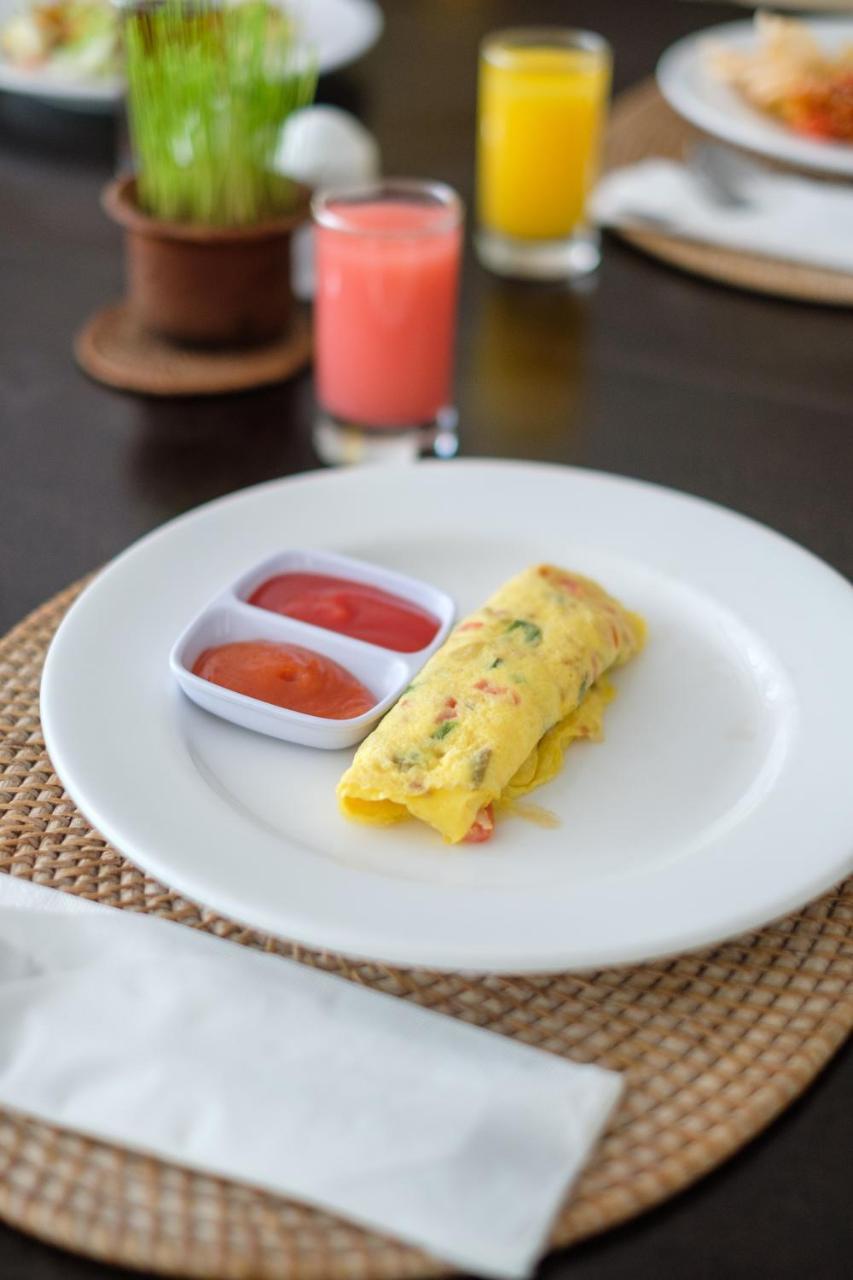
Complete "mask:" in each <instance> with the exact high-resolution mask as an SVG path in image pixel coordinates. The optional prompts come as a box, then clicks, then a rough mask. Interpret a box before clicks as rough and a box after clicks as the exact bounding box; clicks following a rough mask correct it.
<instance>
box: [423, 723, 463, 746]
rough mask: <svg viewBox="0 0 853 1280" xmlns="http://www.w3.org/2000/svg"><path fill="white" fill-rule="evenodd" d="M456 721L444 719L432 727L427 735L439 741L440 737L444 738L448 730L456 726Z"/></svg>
mask: <svg viewBox="0 0 853 1280" xmlns="http://www.w3.org/2000/svg"><path fill="white" fill-rule="evenodd" d="M458 723H459V721H458V720H444V721H443V722H442V723H441V724H440V725H439V726H438V728H437V729H433V731H432V733H431V734H430V735H429V736H430V737H431V738H435V740H436V742H441V739H442V738H446V737H447V735H448V734H449V733H450V731H451V730H452V729H455V728H456V726H457V725H458Z"/></svg>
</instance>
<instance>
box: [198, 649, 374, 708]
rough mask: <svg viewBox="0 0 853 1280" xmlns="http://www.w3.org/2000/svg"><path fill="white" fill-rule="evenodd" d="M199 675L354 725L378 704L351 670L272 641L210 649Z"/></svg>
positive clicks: (200, 664)
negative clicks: (351, 722) (362, 715)
mask: <svg viewBox="0 0 853 1280" xmlns="http://www.w3.org/2000/svg"><path fill="white" fill-rule="evenodd" d="M193 675H197V676H201V678H202V679H203V680H209V681H210V682H211V684H218V685H221V686H222V687H223V688H225V689H233V690H234V692H235V693H244V694H246V696H247V697H249V698H257V699H258V700H259V701H260V702H270V703H272V704H273V706H276V707H287V708H288V709H289V710H290V711H302V712H304V713H305V714H307V715H309V716H322V717H323V719H325V720H351V719H353V718H354V717H355V716H360V715H361V714H362V713H363V712H365V711H369V710H370V708H371V707H374V706H375V705H376V702H377V699H376V697H375V695H374V694H372V693H371V692H370V690H369V689H368V688H366V687H365V686H364V685H363V684H362V683H361V681H360V680H357V679H356V678H355V676H354V675H353V674H352V673H351V672H350V671H347V670H346V668H345V667H342V666H340V665H339V664H338V663H337V662H333V661H332V659H331V658H326V657H324V656H323V654H321V653H314V651H313V650H312V649H303V648H302V647H301V645H296V644H277V643H275V642H274V641H271V640H241V641H238V642H235V643H233V644H220V645H216V646H215V647H214V648H212V649H205V650H204V652H203V653H201V654H199V656H198V658H196V660H195V662H194V663H193Z"/></svg>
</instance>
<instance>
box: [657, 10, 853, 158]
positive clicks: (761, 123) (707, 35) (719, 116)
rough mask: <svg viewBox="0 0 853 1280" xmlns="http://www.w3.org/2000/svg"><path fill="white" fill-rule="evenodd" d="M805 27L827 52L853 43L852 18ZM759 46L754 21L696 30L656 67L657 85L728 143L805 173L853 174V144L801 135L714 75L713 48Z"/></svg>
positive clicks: (821, 20) (687, 117) (686, 113)
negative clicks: (709, 56) (710, 51)
mask: <svg viewBox="0 0 853 1280" xmlns="http://www.w3.org/2000/svg"><path fill="white" fill-rule="evenodd" d="M806 25H807V26H808V27H809V28H810V29H811V30H812V31H813V32H814V34H815V36H816V37H817V38H818V40H819V41H820V42H821V44H822V45H823V46H824V48H826V49H827V50H833V49H837V48H838V47H840V46H841V45H842V44H847V43H850V42H853V18H809V19H808V20H807V22H806ZM755 43H756V35H755V26H754V24H753V23H752V22H751V21H741V22H727V23H724V24H723V25H722V26H719V27H708V28H706V29H705V30H704V31H697V32H696V33H695V34H694V35H691V36H686V37H685V38H684V39H683V40H679V41H678V42H677V43H676V44H674V45H672V46H671V47H670V48H669V49H667V51H666V53H664V55H663V57H662V58H661V59H660V61H659V63H658V66H657V81H658V87H659V88H660V91H661V93H662V94H663V96H664V97H665V98H666V100H667V102H668V103H669V105H670V106H671V107H672V108H673V110H675V111H677V112H678V113H679V115H682V116H684V118H685V120H689V121H690V123H691V124H695V125H697V126H698V128H700V129H704V130H705V131H706V132H708V133H712V134H714V135H716V137H718V138H722V139H723V140H724V141H726V142H731V143H733V144H734V145H735V146H738V147H746V148H747V149H748V150H750V151H756V152H759V153H760V154H762V155H765V156H770V157H772V158H773V159H774V160H783V161H786V162H787V163H788V164H792V165H798V166H800V167H802V168H804V169H814V170H817V171H818V172H822V173H838V174H846V175H848V176H850V175H853V146H851V145H849V144H848V143H841V142H819V141H816V140H812V139H811V138H804V137H801V136H800V135H799V134H796V133H794V132H793V130H791V129H787V128H785V126H784V125H781V124H777V123H776V122H775V121H774V120H772V119H771V118H770V117H769V116H766V115H764V114H763V113H762V112H760V111H758V110H756V109H755V108H754V107H751V106H750V105H749V103H748V102H747V101H746V100H745V99H744V98H743V97H742V96H741V95H740V94H739V93H738V92H737V91H736V90H735V89H733V88H731V87H730V86H729V85H727V84H723V83H722V81H720V80H719V79H718V78H717V77H716V76H714V75H713V74H712V73H711V71H710V69H709V67H708V60H707V51H708V48H709V46H711V45H714V44H716V45H718V46H720V47H722V48H726V49H731V50H738V51H740V50H745V49H753V48H755Z"/></svg>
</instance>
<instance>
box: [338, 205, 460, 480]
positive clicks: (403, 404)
mask: <svg viewBox="0 0 853 1280" xmlns="http://www.w3.org/2000/svg"><path fill="white" fill-rule="evenodd" d="M313 213H314V224H315V232H316V234H315V256H316V292H315V298H314V363H315V376H316V390H317V400H318V403H319V407H320V413H321V418H320V423H319V424H318V429H319V432H320V434H319V439H320V440H321V442H324V443H323V446H322V447H321V450H320V451H321V454H322V455H323V456H324V460H327V461H344V460H350V459H352V460H357V459H358V458H359V457H361V456H365V455H370V453H371V443H370V440H371V438H372V442H373V445H374V446H375V445H376V441H377V438H378V437H380V436H381V437H385V438H386V439H387V438H388V437H397V438H398V441H399V439H400V438H401V437H408V438H412V437H413V436H414V435H417V436H418V437H419V438H420V439H421V440H422V441H423V440H426V441H428V443H429V444H432V443H433V442H434V441H435V438H436V437H439V439H440V441H441V442H443V443H439V445H438V447H437V448H436V449H435V450H434V451H436V452H438V453H442V452H443V453H445V454H447V453H452V452H455V446H452V447H451V445H449V443H448V441H449V440H451V439H454V440H455V434H454V433H455V425H456V414H455V409H454V407H453V352H454V344H455V337H456V304H457V293H458V282H459V260H460V253H461V246H462V219H463V206H462V202H461V200H460V199H459V197H458V196H457V195H456V193H455V192H454V191H453V190H451V188H450V187H447V186H444V185H443V184H441V183H437V182H417V181H413V180H406V179H399V180H387V181H382V182H377V183H373V184H371V185H369V186H363V187H358V188H350V189H341V190H338V191H335V190H330V191H325V192H321V193H320V194H319V195H317V196H315V198H314V202H313ZM335 433H336V434H337V440H338V444H339V446H340V448H339V452H340V454H341V456H340V457H335V456H331V457H330V456H329V454H330V452H331V453H332V455H334V448H333V447H332V446H330V444H329V442H330V440H331V439H333V437H334V435H335ZM365 437H368V440H367V443H365ZM317 439H318V434H317V433H315V441H316V440H317ZM418 451H419V452H429V451H431V450H430V448H426V449H419V450H418Z"/></svg>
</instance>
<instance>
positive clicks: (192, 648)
mask: <svg viewBox="0 0 853 1280" xmlns="http://www.w3.org/2000/svg"><path fill="white" fill-rule="evenodd" d="M282 573H314V574H324V575H326V576H327V577H330V578H344V579H346V580H347V581H349V582H354V583H359V584H366V585H368V586H373V587H378V588H380V589H381V590H382V591H387V592H389V593H390V594H391V595H395V596H398V597H399V598H400V599H401V600H403V601H406V602H407V603H410V604H413V605H417V606H418V607H419V608H421V609H423V610H425V611H426V612H427V613H430V614H432V616H433V617H434V618H436V619H437V620H438V623H439V627H438V631H437V632H436V634H435V636H434V637H433V639H432V640H431V641H430V643H429V644H428V645H427V646H426V647H425V648H423V649H419V650H417V652H415V653H400V652H398V651H397V650H395V649H387V648H383V647H381V646H379V645H375V644H370V643H368V642H367V641H364V640H357V639H355V638H354V637H352V636H346V635H343V634H341V633H340V632H337V631H329V630H327V629H326V628H325V627H320V626H315V625H314V624H313V623H309V622H302V621H300V620H299V619H298V618H291V617H288V616H287V615H286V614H280V613H275V612H273V611H271V610H269V609H264V608H260V607H259V606H257V605H253V604H249V603H248V599H249V597H250V596H251V595H252V593H253V592H254V591H255V590H256V589H257V588H258V587H259V586H261V584H262V583H264V582H266V581H267V580H268V579H270V578H273V577H275V576H276V575H278V574H282ZM454 614H455V606H454V603H453V600H452V599H451V598H450V596H449V595H447V594H446V593H445V592H444V591H439V590H438V588H437V587H433V586H431V585H430V584H429V583H427V582H421V581H419V580H418V579H417V578H409V577H407V576H406V575H405V574H401V573H395V572H394V571H393V570H391V569H383V568H382V566H381V565H377V564H368V563H367V562H366V561H362V560H353V559H351V558H350V557H349V556H339V555H335V554H334V553H333V552H328V551H312V550H301V549H297V550H291V551H283V552H279V553H278V554H277V555H274V556H270V557H269V558H268V559H266V560H264V561H262V562H261V563H260V564H258V565H255V566H254V568H252V569H250V570H249V571H248V572H246V573H244V574H242V575H241V577H240V578H238V579H237V581H236V582H235V583H233V584H232V585H230V586H228V587H226V588H225V590H224V591H221V592H220V593H219V594H218V595H217V596H215V597H214V599H213V600H211V601H210V603H209V604H208V605H206V606H205V608H204V609H202V611H201V613H199V614H197V615H196V617H195V618H194V619H193V621H192V622H191V623H190V624H189V626H188V627H186V628H185V630H184V631H183V632H182V634H181V635H180V637H179V638H178V640H177V642H176V643H175V645H174V647H173V649H172V652H171V654H170V655H169V666H170V668H171V671H172V674H173V675H174V677H175V679H176V680H177V682H178V684H179V685H180V687H181V689H182V690H183V691H184V693H185V694H186V695H187V697H188V698H191V699H192V701H193V702H195V703H196V704H197V705H198V706H200V707H203V708H204V710H205V711H209V712H211V713H212V714H213V715H215V716H220V717H221V718H222V719H224V720H230V721H232V722H233V723H234V724H238V725H241V726H242V727H243V728H244V729H251V730H253V731H254V732H255V733H265V734H267V735H269V736H270V737H273V738H282V739H284V740H285V741H287V742H297V743H300V744H301V745H302V746H306V747H322V748H325V749H327V750H335V749H338V748H342V747H351V746H354V745H355V743H357V742H361V740H362V739H363V738H365V737H367V735H368V733H369V732H370V730H371V729H372V728H373V726H374V725H375V724H377V722H378V721H379V720H381V718H382V716H383V715H384V714H385V712H386V711H387V710H388V709H389V707H391V706H392V705H393V703H394V702H395V701H396V700H397V698H398V697H399V696H400V694H401V693H402V691H403V690H404V689H405V687H406V685H407V684H408V683H409V682H410V681H411V679H412V678H413V676H414V675H415V674H416V673H417V672H418V671H419V670H420V669H421V667H422V666H423V664H424V663H425V662H426V660H427V658H428V657H429V656H430V655H431V654H432V653H434V652H435V650H436V649H437V648H438V646H439V645H440V644H442V642H443V641H444V639H445V637H446V636H447V633H448V631H449V630H450V628H451V626H452V624H453V618H454ZM245 640H267V641H273V642H275V643H279V644H294V645H300V646H301V647H302V648H304V649H311V650H313V651H314V652H315V653H318V654H320V655H321V656H322V657H325V658H330V659H331V660H332V661H333V662H337V663H338V664H339V665H340V666H342V667H345V668H346V670H347V671H349V672H351V673H352V675H354V676H355V678H356V679H357V680H360V681H361V683H362V684H364V685H366V686H367V688H368V689H369V690H370V691H371V693H373V695H374V696H375V698H376V703H375V705H374V706H372V707H371V708H370V709H369V710H368V711H365V712H364V713H363V714H362V715H360V716H354V717H352V718H351V719H348V720H333V719H328V718H326V717H324V716H313V715H307V714H306V713H304V712H301V711H291V710H290V709H289V708H287V707H279V706H276V705H274V704H273V703H269V702H262V701H260V700H259V699H257V698H251V697H249V696H248V695H247V694H244V693H236V692H235V691H234V690H233V689H226V688H224V687H223V686H221V685H218V684H213V683H212V682H211V681H209V680H205V679H203V678H202V677H201V676H197V675H194V674H193V670H192V668H193V665H194V663H195V662H196V660H197V658H198V657H199V655H200V654H202V653H203V652H204V650H205V649H209V648H213V647H214V646H217V645H222V644H233V643H236V642H239V641H245Z"/></svg>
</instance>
